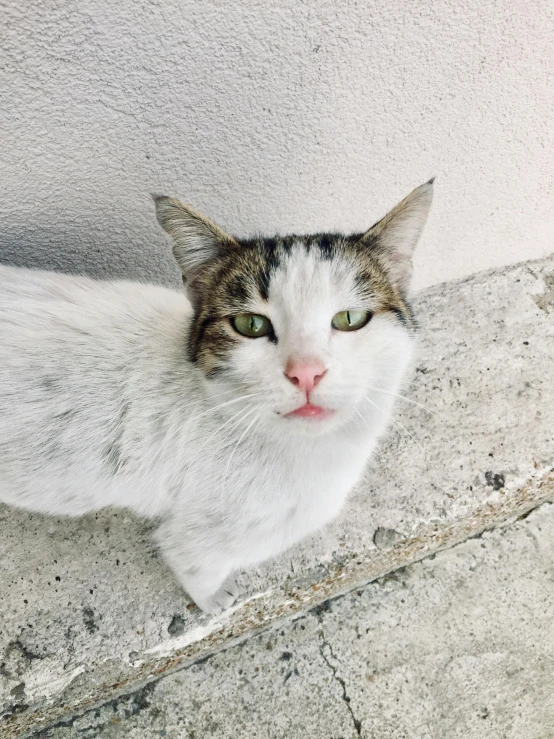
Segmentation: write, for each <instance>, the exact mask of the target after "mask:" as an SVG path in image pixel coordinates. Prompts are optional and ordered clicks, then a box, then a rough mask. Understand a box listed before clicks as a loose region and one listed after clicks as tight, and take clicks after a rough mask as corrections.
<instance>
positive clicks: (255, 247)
mask: <svg viewBox="0 0 554 739" xmlns="http://www.w3.org/2000/svg"><path fill="white" fill-rule="evenodd" d="M432 183H433V180H431V181H429V182H427V183H426V184H424V185H421V186H420V187H418V188H417V189H415V190H414V191H413V192H412V193H411V194H410V195H408V197H406V198H405V199H404V200H403V201H402V202H401V203H400V204H399V205H397V206H396V207H395V208H394V209H393V210H392V211H391V212H390V213H389V214H388V215H387V216H385V217H384V218H383V219H382V220H380V221H379V222H378V223H376V224H375V225H374V226H373V227H371V228H370V229H369V230H368V231H366V232H365V233H359V234H354V235H349V236H344V235H339V234H315V235H310V236H287V237H278V236H276V237H274V238H256V239H251V240H239V239H235V238H233V237H232V236H230V235H228V234H227V233H225V232H224V231H222V230H221V229H220V228H219V227H218V226H216V225H215V224H214V223H212V222H211V221H210V220H208V219H207V218H205V217H204V216H203V215H201V214H200V213H198V212H197V211H195V210H193V209H192V208H190V207H189V206H187V205H184V204H182V203H180V202H179V201H177V200H174V199H171V198H168V197H162V196H155V198H154V199H155V207H156V214H157V218H158V221H159V223H160V224H161V226H162V227H163V228H164V229H165V231H166V232H167V233H168V234H169V235H170V236H171V238H172V240H173V253H174V255H175V258H176V260H177V263H178V265H179V266H180V268H181V271H182V275H183V283H184V289H183V291H182V292H179V291H177V290H171V289H167V288H164V287H160V286H155V285H148V284H139V283H133V282H127V281H123V280H114V281H98V280H94V279H91V278H88V277H82V276H70V275H64V274H58V273H54V272H42V271H35V270H32V269H26V268H18V267H10V266H1V267H0V501H2V502H4V503H8V504H12V505H14V506H19V507H21V508H25V509H29V510H32V511H38V512H42V513H45V514H53V515H57V516H64V515H70V516H77V515H81V514H85V513H88V512H90V511H95V510H98V509H100V508H103V507H105V506H118V507H119V506H123V507H127V508H130V509H132V510H133V511H135V513H137V514H138V515H139V516H146V517H152V518H159V519H160V525H159V528H158V529H157V531H156V534H155V538H156V540H157V543H158V545H159V547H160V549H161V552H162V553H163V556H164V557H165V559H166V561H167V563H168V564H169V565H170V566H171V568H172V569H173V571H174V573H175V574H176V576H177V577H178V579H179V581H180V583H181V584H182V586H183V588H184V589H185V591H186V592H187V593H188V595H189V596H190V597H191V598H192V599H193V601H194V602H195V603H196V604H197V605H198V606H199V607H200V608H201V609H203V610H204V611H206V612H208V613H217V612H219V611H220V610H221V609H225V608H228V607H230V606H231V605H232V604H233V603H234V602H235V600H236V598H237V596H238V593H237V587H236V584H235V579H234V575H233V573H235V572H236V571H237V570H239V569H240V568H244V567H247V566H249V565H252V564H255V563H258V562H260V561H262V560H265V559H267V558H270V557H273V556H275V555H277V554H278V553H279V552H282V551H283V550H284V549H286V548H287V547H290V546H291V545H292V544H294V543H295V542H297V541H299V540H300V539H302V538H303V537H305V536H307V535H308V534H309V533H311V532H314V531H315V530H317V529H318V528H320V527H322V526H323V525H324V524H326V523H327V522H328V521H330V520H331V519H332V518H333V517H334V516H335V515H336V514H337V513H338V512H339V510H340V508H341V506H342V505H343V503H344V501H345V499H346V497H347V495H348V493H349V491H350V490H351V489H352V488H353V487H354V486H355V484H356V483H357V482H358V480H359V479H360V476H361V474H362V472H363V470H364V467H365V465H366V462H367V461H368V458H369V457H370V454H371V452H372V450H373V449H374V447H375V444H376V441H377V439H378V438H379V436H380V435H381V434H382V432H383V431H384V429H385V428H386V426H387V422H388V420H389V417H390V413H391V409H392V404H393V401H394V396H395V393H396V392H397V390H398V387H399V385H400V383H401V381H402V379H403V377H404V374H405V371H406V369H407V367H408V365H409V363H410V358H411V356H412V350H413V347H414V342H415V338H416V331H415V329H416V326H415V322H414V318H413V316H412V312H411V309H410V307H409V304H408V302H407V295H408V289H409V284H410V276H411V271H412V253H413V250H414V247H415V245H416V243H417V241H418V239H419V237H420V234H421V232H422V229H423V226H424V223H425V221H426V218H427V214H428V211H429V208H430V205H431V199H432V190H433V185H432Z"/></svg>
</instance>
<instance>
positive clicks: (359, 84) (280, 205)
mask: <svg viewBox="0 0 554 739" xmlns="http://www.w3.org/2000/svg"><path fill="white" fill-rule="evenodd" d="M553 7H554V6H553V5H552V2H551V0H512V1H511V2H510V1H507V0H497V1H496V2H490V1H488V0H465V2H463V3H460V2H456V0H442V2H434V3H431V2H428V1H427V0H425V1H423V0H416V1H415V2H410V3H408V2H401V0H392V1H391V0H364V1H362V2H359V1H357V0H340V1H338V2H337V0H305V1H304V2H298V0H278V1H277V2H272V3H269V2H263V0H242V1H239V2H237V1H234V2H228V1H227V0H225V1H222V2H217V3H216V2H200V0H197V2H193V1H192V0H161V1H156V0H118V2H107V0H106V1H105V2H102V1H101V0H79V2H76V1H75V0H37V1H36V2H34V3H31V4H29V3H21V2H18V0H7V1H6V0H4V2H3V3H0V18H1V21H0V23H1V31H0V33H1V37H2V42H1V44H0V49H1V50H0V54H1V55H2V65H1V73H0V74H1V78H0V95H1V99H0V124H1V126H2V138H1V160H2V161H1V162H0V169H1V176H0V190H1V193H0V224H1V228H0V259H2V260H4V261H10V262H15V263H18V264H33V265H36V266H41V267H45V266H46V267H56V268H59V269H66V270H81V269H84V270H86V271H89V272H92V273H95V274H100V275H110V274H111V275H122V274H127V275H129V274H131V275H135V276H142V277H144V276H146V275H147V274H150V275H151V277H153V278H154V279H156V280H166V279H168V277H169V276H171V275H173V276H175V271H174V268H173V265H172V262H171V259H170V257H169V253H168V248H167V244H166V242H165V240H164V238H163V235H162V234H161V232H160V231H159V229H158V227H157V225H156V223H155V219H154V215H153V208H152V203H151V201H150V199H149V195H148V193H149V192H150V191H157V192H165V193H168V194H173V195H177V196H180V197H182V198H183V199H186V200H188V201H189V202H190V203H191V204H193V205H194V206H196V207H198V208H200V209H202V210H204V211H205V212H206V213H208V214H209V215H210V216H212V217H213V218H214V219H215V220H217V221H219V222H220V223H221V225H223V226H225V227H226V228H228V229H229V230H234V231H236V232H237V233H240V234H247V233H252V232H255V231H259V230H263V231H272V230H280V231H282V232H284V231H288V230H299V231H305V230H309V229H322V228H333V227H337V228H340V229H359V228H364V227H366V226H369V225H370V223H371V222H372V221H373V220H375V219H376V218H377V217H379V216H380V215H382V214H383V213H384V211H385V210H386V209H387V208H388V207H390V206H392V205H393V204H394V203H395V202H396V201H397V200H398V199H400V198H401V197H403V196H404V195H405V194H406V193H407V192H408V191H409V190H410V189H411V188H412V187H413V186H415V185H418V184H419V183H421V182H423V181H424V180H426V179H428V178H429V177H430V176H431V175H436V176H437V183H436V202H435V207H434V209H433V212H432V216H431V219H430V222H429V226H428V230H427V231H426V234H425V238H424V243H423V244H422V247H421V249H420V251H419V254H418V258H417V265H416V266H417V271H416V280H417V285H418V286H419V287H421V286H424V285H428V284H430V283H433V282H437V281H442V280H446V279H451V278H453V277H456V276H460V275H463V274H467V273H470V272H474V271H477V270H480V269H483V268H486V267H489V266H494V265H500V264H504V263H509V262H513V261H518V260H521V259H527V258H531V257H538V256H541V255H544V254H547V253H550V252H552V251H554V118H553V108H554V83H553V79H554V76H553V70H554V10H553Z"/></svg>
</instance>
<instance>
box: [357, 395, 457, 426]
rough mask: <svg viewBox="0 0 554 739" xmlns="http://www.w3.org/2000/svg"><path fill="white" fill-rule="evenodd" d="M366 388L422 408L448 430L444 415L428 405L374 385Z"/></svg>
mask: <svg viewBox="0 0 554 739" xmlns="http://www.w3.org/2000/svg"><path fill="white" fill-rule="evenodd" d="M366 388H367V389H368V390H374V391H375V392H377V393H385V394H386V395H392V396H393V397H394V398H400V400H405V401H406V403H411V405H415V406H417V407H418V408H422V409H423V410H424V411H426V412H427V413H430V414H431V415H432V416H436V417H437V419H438V421H439V423H442V425H443V426H444V427H445V428H447V425H446V424H445V422H444V421H443V420H442V419H441V416H442V413H439V412H438V411H432V410H431V409H430V408H428V407H427V406H426V405H423V404H422V403H418V402H417V401H416V400H411V399H410V398H407V397H406V396H405V395H401V394H400V393H393V392H392V391H391V390H384V389H383V388H382V387H375V386H374V385H366Z"/></svg>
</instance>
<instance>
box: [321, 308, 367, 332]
mask: <svg viewBox="0 0 554 739" xmlns="http://www.w3.org/2000/svg"><path fill="white" fill-rule="evenodd" d="M370 318H371V313H370V312H369V311H367V310H341V311H340V312H339V313H335V315H334V316H333V320H332V321H331V324H332V326H333V328H336V329H337V331H357V330H358V329H359V328H362V327H363V326H365V325H366V323H369V320H370Z"/></svg>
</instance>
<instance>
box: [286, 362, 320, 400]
mask: <svg viewBox="0 0 554 739" xmlns="http://www.w3.org/2000/svg"><path fill="white" fill-rule="evenodd" d="M326 372H327V370H326V369H325V367H324V366H323V365H322V364H321V363H320V362H289V363H288V364H287V366H286V369H285V375H286V376H287V377H288V379H289V380H290V382H292V384H293V385H296V387H297V388H298V389H299V390H303V391H304V392H305V393H306V394H307V395H308V394H309V393H311V391H312V390H313V389H314V387H315V386H316V385H317V383H318V382H319V381H320V380H321V379H322V377H323V375H324V374H325V373H326Z"/></svg>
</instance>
